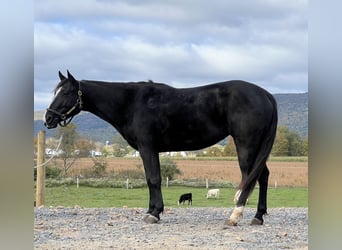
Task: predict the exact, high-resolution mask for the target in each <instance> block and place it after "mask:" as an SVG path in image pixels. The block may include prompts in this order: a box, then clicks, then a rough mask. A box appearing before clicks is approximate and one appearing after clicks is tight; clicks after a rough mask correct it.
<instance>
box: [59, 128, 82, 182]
mask: <svg viewBox="0 0 342 250" xmlns="http://www.w3.org/2000/svg"><path fill="white" fill-rule="evenodd" d="M57 135H58V137H60V136H63V140H62V143H61V146H60V149H61V150H62V154H61V155H60V157H61V158H62V159H63V170H64V177H66V176H67V173H68V170H69V169H70V168H71V166H72V165H73V164H74V162H75V161H76V159H77V158H78V155H77V154H75V149H76V148H75V143H76V140H77V139H78V137H79V136H78V134H77V132H76V125H75V124H74V123H70V124H69V125H68V126H66V127H58V130H57Z"/></svg>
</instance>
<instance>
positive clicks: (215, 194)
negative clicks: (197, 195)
mask: <svg viewBox="0 0 342 250" xmlns="http://www.w3.org/2000/svg"><path fill="white" fill-rule="evenodd" d="M206 197H207V199H208V198H215V199H218V198H220V189H210V190H208V193H207V195H206Z"/></svg>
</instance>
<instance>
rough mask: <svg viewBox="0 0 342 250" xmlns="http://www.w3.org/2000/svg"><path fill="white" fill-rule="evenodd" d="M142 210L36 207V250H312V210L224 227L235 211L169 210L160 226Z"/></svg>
mask: <svg viewBox="0 0 342 250" xmlns="http://www.w3.org/2000/svg"><path fill="white" fill-rule="evenodd" d="M145 211H146V209H142V208H64V207H57V208H35V210H34V215H35V222H34V246H35V249H49V250H51V249H163V250H164V249H177V250H178V249H308V209H307V208H273V209H272V208H271V209H268V215H266V216H264V220H265V223H264V225H263V226H250V225H249V222H250V220H251V219H252V218H253V216H254V213H255V211H256V210H255V209H254V208H246V209H245V211H244V217H243V218H240V220H239V225H238V226H235V227H231V228H229V229H225V230H224V229H223V223H224V222H225V220H226V219H227V218H228V216H229V215H230V213H231V212H232V208H192V207H187V206H183V207H180V208H166V209H165V212H164V214H162V215H161V220H160V221H159V222H158V223H157V224H153V225H151V224H146V223H145V222H143V221H142V218H143V216H144V212H145Z"/></svg>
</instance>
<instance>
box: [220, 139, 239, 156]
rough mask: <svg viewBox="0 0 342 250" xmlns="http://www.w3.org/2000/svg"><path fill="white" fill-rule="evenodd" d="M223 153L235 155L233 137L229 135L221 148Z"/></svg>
mask: <svg viewBox="0 0 342 250" xmlns="http://www.w3.org/2000/svg"><path fill="white" fill-rule="evenodd" d="M223 155H225V156H237V152H236V146H235V142H234V138H233V137H231V136H228V143H227V145H226V146H225V147H224V149H223Z"/></svg>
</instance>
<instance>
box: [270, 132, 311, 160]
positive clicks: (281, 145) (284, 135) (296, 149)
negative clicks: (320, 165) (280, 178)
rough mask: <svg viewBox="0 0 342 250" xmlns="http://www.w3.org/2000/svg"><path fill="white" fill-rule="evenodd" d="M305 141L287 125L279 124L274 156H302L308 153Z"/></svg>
mask: <svg viewBox="0 0 342 250" xmlns="http://www.w3.org/2000/svg"><path fill="white" fill-rule="evenodd" d="M305 147H306V146H305V142H304V140H303V139H302V138H301V137H300V135H299V134H298V133H296V132H294V131H290V130H289V129H288V127H286V126H279V127H278V129H277V134H276V138H275V140H274V144H273V148H272V153H271V154H272V155H273V156H302V155H305V153H306V154H307V149H305Z"/></svg>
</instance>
